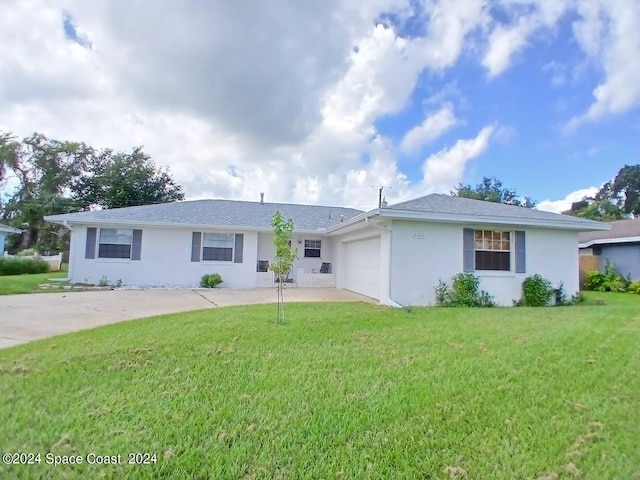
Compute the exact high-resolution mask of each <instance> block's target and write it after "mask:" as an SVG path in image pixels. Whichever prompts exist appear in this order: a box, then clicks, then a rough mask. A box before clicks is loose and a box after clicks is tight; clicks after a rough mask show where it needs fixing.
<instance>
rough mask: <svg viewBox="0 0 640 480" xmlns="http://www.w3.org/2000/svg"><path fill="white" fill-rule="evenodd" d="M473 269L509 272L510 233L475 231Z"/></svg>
mask: <svg viewBox="0 0 640 480" xmlns="http://www.w3.org/2000/svg"><path fill="white" fill-rule="evenodd" d="M474 247H475V264H476V265H475V269H476V270H501V271H506V272H508V271H511V233H510V232H496V231H492V230H476V231H475V233H474Z"/></svg>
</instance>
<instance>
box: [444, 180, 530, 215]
mask: <svg viewBox="0 0 640 480" xmlns="http://www.w3.org/2000/svg"><path fill="white" fill-rule="evenodd" d="M450 195H453V196H454V197H466V198H473V199H475V200H485V201H487V202H495V203H504V204H507V205H516V206H518V207H527V208H533V207H535V206H536V204H537V202H536V201H535V200H533V199H532V198H530V197H524V198H521V197H519V196H518V194H517V193H516V191H515V190H511V189H510V188H506V187H503V186H502V182H501V181H500V180H498V179H497V178H496V177H483V178H482V182H481V183H478V184H477V185H476V186H475V187H472V186H471V185H465V184H463V183H459V184H458V186H456V187H455V188H454V189H453V190H452V191H451V192H450Z"/></svg>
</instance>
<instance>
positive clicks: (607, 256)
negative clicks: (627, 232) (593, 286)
mask: <svg viewBox="0 0 640 480" xmlns="http://www.w3.org/2000/svg"><path fill="white" fill-rule="evenodd" d="M607 260H609V261H611V263H613V265H614V266H615V267H616V270H617V271H618V273H619V274H620V275H622V276H623V277H625V278H627V277H628V278H631V280H640V244H637V243H635V244H634V243H626V244H622V245H620V244H619V245H602V247H601V250H600V255H598V269H599V270H600V272H602V273H604V270H605V266H606V264H607Z"/></svg>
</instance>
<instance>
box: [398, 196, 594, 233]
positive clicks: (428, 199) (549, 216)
mask: <svg viewBox="0 0 640 480" xmlns="http://www.w3.org/2000/svg"><path fill="white" fill-rule="evenodd" d="M387 209H388V210H391V211H393V210H403V211H415V212H430V213H441V214H448V215H468V216H472V217H475V218H477V219H479V220H482V218H483V217H494V218H495V217H501V218H504V219H513V220H514V222H517V221H523V220H524V221H530V222H531V221H540V222H545V221H546V222H560V221H562V222H564V223H568V224H571V225H575V226H576V227H584V229H585V230H589V229H590V227H594V228H602V223H601V222H594V221H593V220H585V219H582V218H578V217H572V216H570V215H561V214H559V213H551V212H544V211H542V210H535V209H532V208H525V207H516V206H514V205H505V204H502V203H495V202H486V201H482V200H474V199H471V198H465V197H454V196H451V195H442V194H437V193H434V194H431V195H426V196H424V197H419V198H416V199H414V200H409V201H406V202H402V203H396V204H395V205H390V206H389V207H387Z"/></svg>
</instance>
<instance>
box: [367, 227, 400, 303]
mask: <svg viewBox="0 0 640 480" xmlns="http://www.w3.org/2000/svg"><path fill="white" fill-rule="evenodd" d="M364 223H366V224H367V225H368V226H370V227H373V228H377V229H378V230H382V231H383V232H388V233H389V234H390V233H391V231H392V230H391V229H390V228H387V227H382V226H380V225H376V224H375V223H371V222H370V221H369V217H364ZM391 240H392V239H391V235H390V236H389V261H388V265H389V269H388V272H387V274H388V275H389V279H388V280H389V282H388V284H389V288H388V291H387V292H385V295H386V297H385V298H384V299H382V298H381V299H380V303H382V304H383V305H389V306H390V307H394V308H402V305H400V304H399V303H398V302H396V301H394V300H393V299H392V298H391V292H390V291H391Z"/></svg>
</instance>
